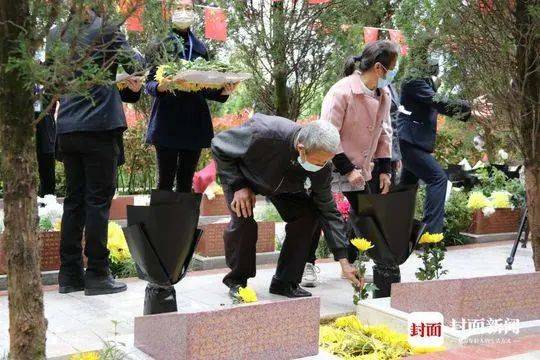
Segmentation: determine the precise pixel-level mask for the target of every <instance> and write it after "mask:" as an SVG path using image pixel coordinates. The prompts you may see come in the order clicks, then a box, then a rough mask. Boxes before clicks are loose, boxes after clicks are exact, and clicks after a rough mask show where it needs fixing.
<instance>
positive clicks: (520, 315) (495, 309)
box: [391, 272, 540, 325]
mask: <svg viewBox="0 0 540 360" xmlns="http://www.w3.org/2000/svg"><path fill="white" fill-rule="evenodd" d="M539 299H540V272H533V273H525V274H513V275H499V276H484V277H476V278H470V279H453V280H433V281H423V282H411V283H399V284H392V291H391V306H392V308H394V309H397V310H401V311H404V312H408V313H409V312H414V311H436V312H440V313H442V314H443V316H444V319H445V323H446V325H449V324H450V322H451V321H452V319H454V320H456V321H459V320H461V319H500V318H502V319H506V318H509V319H516V320H519V321H529V320H540V301H539Z"/></svg>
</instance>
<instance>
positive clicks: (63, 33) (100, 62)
mask: <svg viewBox="0 0 540 360" xmlns="http://www.w3.org/2000/svg"><path fill="white" fill-rule="evenodd" d="M62 44H69V45H70V46H72V45H73V44H75V46H76V47H77V48H78V50H80V51H76V53H77V54H88V56H89V57H90V61H92V62H93V63H94V64H95V65H97V66H98V67H100V68H106V69H107V70H108V72H109V73H110V80H111V84H110V85H98V86H93V87H91V88H90V89H89V94H85V95H79V94H69V95H65V96H63V97H62V98H61V99H60V106H59V109H58V118H57V135H58V150H59V155H60V158H61V159H62V161H63V163H64V168H65V174H66V198H65V200H64V215H63V217H62V225H61V226H62V230H61V243H60V258H61V266H60V272H59V274H58V283H59V292H60V293H70V292H74V291H82V290H84V291H85V294H86V295H100V294H109V293H117V292H121V291H125V290H126V288H127V287H126V285H125V284H124V283H121V282H118V281H116V280H114V279H113V277H112V276H111V274H110V270H109V260H108V259H109V251H108V249H107V230H108V221H109V210H110V206H111V201H112V198H113V196H114V193H115V180H116V169H117V166H118V156H119V154H120V153H121V149H120V144H121V136H122V133H123V131H124V130H125V129H126V120H125V115H124V111H123V108H122V94H121V93H120V92H119V91H118V88H117V86H116V85H115V84H113V82H114V80H115V79H116V71H117V68H118V65H119V64H122V66H123V68H124V70H126V71H127V72H128V73H133V72H134V71H135V69H136V67H137V66H139V65H141V64H138V63H137V60H140V59H138V56H137V55H136V53H135V52H134V51H133V50H132V49H131V47H130V46H129V44H128V43H127V41H126V40H125V38H124V36H123V34H122V33H121V32H120V30H119V27H118V26H117V25H116V24H105V23H104V21H103V20H102V18H101V17H99V16H98V15H97V14H96V12H95V11H94V10H92V8H91V7H89V6H85V9H84V15H83V21H82V22H80V21H79V19H73V18H72V17H70V19H68V20H67V21H66V23H64V24H62V25H58V26H55V27H53V28H52V29H51V31H50V33H49V37H48V39H47V53H48V54H50V53H51V51H52V49H51V47H55V46H62ZM75 56H77V55H75ZM74 60H75V59H74ZM141 68H142V67H141ZM77 75H78V74H77V73H75V74H74V77H76V76H77ZM132 87H133V86H132ZM140 87H141V83H140V82H139V83H138V84H136V85H135V86H134V87H133V88H132V89H127V90H125V91H123V92H122V93H123V95H124V96H126V98H130V99H132V100H133V99H135V98H137V97H138V96H139V95H138V93H140ZM83 230H84V239H85V248H84V254H85V255H86V257H87V258H88V263H87V268H86V271H84V268H83V261H82V260H83V259H82V246H81V242H82V238H83Z"/></svg>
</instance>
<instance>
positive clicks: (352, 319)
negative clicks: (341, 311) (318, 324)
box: [334, 315, 362, 330]
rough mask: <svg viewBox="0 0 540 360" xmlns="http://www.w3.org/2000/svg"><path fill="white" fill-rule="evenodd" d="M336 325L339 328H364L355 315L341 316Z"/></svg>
mask: <svg viewBox="0 0 540 360" xmlns="http://www.w3.org/2000/svg"><path fill="white" fill-rule="evenodd" d="M334 325H335V326H336V327H337V328H339V329H344V328H351V329H357V330H362V324H361V323H360V321H359V320H358V318H357V317H356V316H355V315H349V316H342V317H339V318H337V319H336V320H335V322H334Z"/></svg>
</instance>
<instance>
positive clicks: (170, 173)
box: [146, 0, 234, 192]
mask: <svg viewBox="0 0 540 360" xmlns="http://www.w3.org/2000/svg"><path fill="white" fill-rule="evenodd" d="M170 18H171V31H170V33H169V35H168V36H167V37H166V38H165V39H163V40H161V41H159V42H157V43H155V44H154V45H153V46H151V48H150V50H151V51H150V52H149V54H148V55H147V60H148V63H149V64H152V67H151V69H150V72H149V74H148V79H147V82H146V91H147V92H148V93H149V94H150V95H151V96H153V98H154V100H153V104H152V112H151V116H150V122H149V124H148V133H147V138H146V142H147V143H148V144H152V145H154V146H155V148H156V154H157V165H158V186H157V187H158V189H159V190H168V191H172V190H173V187H174V183H175V179H176V191H177V192H191V188H192V183H193V175H194V173H195V170H196V168H197V163H198V161H199V157H200V155H201V150H202V149H204V148H208V147H210V142H211V140H212V138H213V137H214V131H213V128H212V118H211V116H210V109H209V107H208V104H207V100H213V101H218V102H225V101H227V99H228V97H229V94H230V93H231V92H232V91H233V90H234V85H228V86H226V87H225V88H222V89H218V90H201V91H197V92H185V91H178V90H171V85H172V83H171V81H172V80H170V79H168V78H164V79H162V80H161V81H160V82H158V81H157V79H156V72H157V68H158V66H159V65H162V64H164V63H169V62H176V61H180V60H181V59H184V60H187V61H195V60H196V59H199V58H204V59H205V60H208V59H209V56H208V51H207V49H206V46H205V45H204V44H203V42H202V41H201V40H199V39H198V38H197V37H196V36H195V34H194V33H193V32H192V31H191V26H192V25H193V24H194V23H195V21H196V19H197V15H196V13H195V11H194V7H193V1H191V0H177V1H175V2H174V3H173V6H172V9H171V12H170Z"/></svg>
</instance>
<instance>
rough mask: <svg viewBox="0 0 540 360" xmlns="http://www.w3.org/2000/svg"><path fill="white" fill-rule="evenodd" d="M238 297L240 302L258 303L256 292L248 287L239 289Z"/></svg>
mask: <svg viewBox="0 0 540 360" xmlns="http://www.w3.org/2000/svg"><path fill="white" fill-rule="evenodd" d="M238 296H239V297H240V300H241V301H242V302H243V303H246V304H247V303H253V302H257V301H258V299H257V293H256V292H255V290H253V289H252V288H250V287H247V286H246V287H245V288H244V287H241V288H240V289H238Z"/></svg>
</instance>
